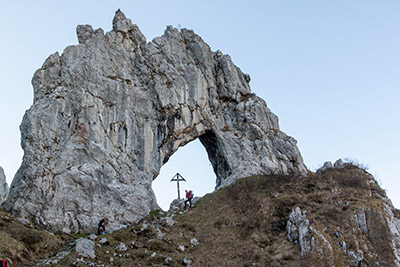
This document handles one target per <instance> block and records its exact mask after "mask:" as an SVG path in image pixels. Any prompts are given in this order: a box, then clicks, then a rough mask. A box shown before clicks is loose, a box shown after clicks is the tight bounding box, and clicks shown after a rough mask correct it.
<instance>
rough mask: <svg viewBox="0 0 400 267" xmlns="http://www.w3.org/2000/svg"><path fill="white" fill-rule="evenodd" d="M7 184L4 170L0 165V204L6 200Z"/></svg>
mask: <svg viewBox="0 0 400 267" xmlns="http://www.w3.org/2000/svg"><path fill="white" fill-rule="evenodd" d="M8 191H9V188H8V184H7V180H6V175H5V174H4V170H3V168H2V167H0V204H1V203H3V202H4V200H6V198H7V196H8Z"/></svg>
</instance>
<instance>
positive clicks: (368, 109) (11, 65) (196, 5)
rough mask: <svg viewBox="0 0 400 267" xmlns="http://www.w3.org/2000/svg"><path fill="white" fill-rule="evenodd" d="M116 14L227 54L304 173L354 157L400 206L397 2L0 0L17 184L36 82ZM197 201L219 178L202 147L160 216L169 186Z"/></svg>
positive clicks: (180, 164) (5, 151)
mask: <svg viewBox="0 0 400 267" xmlns="http://www.w3.org/2000/svg"><path fill="white" fill-rule="evenodd" d="M118 8H121V10H122V11H123V12H124V13H125V15H126V16H127V17H128V18H131V19H132V21H133V23H135V24H137V25H138V26H139V28H140V29H141V30H142V32H143V33H144V34H145V36H146V37H147V40H148V41H151V40H152V39H153V38H154V37H156V36H159V35H162V33H163V31H164V30H165V27H166V26H167V25H172V26H174V27H182V28H189V29H193V30H194V31H195V32H196V33H197V34H199V35H200V36H201V37H202V38H203V39H204V40H205V41H206V42H207V43H208V44H209V45H210V47H211V48H212V50H213V51H216V50H221V51H222V52H223V53H224V54H229V55H230V56H231V58H232V59H233V62H234V63H235V64H236V65H237V66H238V67H239V68H241V70H242V71H243V72H244V73H248V74H250V76H251V82H250V85H251V88H252V91H253V92H254V93H256V94H257V95H258V96H260V97H262V98H263V99H264V100H265V101H266V103H267V105H268V107H269V108H270V109H271V110H272V111H273V112H274V113H275V114H276V115H277V116H278V117H279V120H280V127H281V130H283V131H284V132H285V133H286V134H288V135H290V136H293V137H294V138H295V139H296V140H297V141H298V146H299V149H300V151H301V153H302V156H303V158H304V161H305V163H306V165H307V166H308V168H309V169H311V170H315V169H316V168H318V167H319V166H321V165H322V164H323V163H324V161H328V160H330V161H332V162H334V161H335V160H337V159H338V158H352V159H356V160H358V161H359V162H361V163H363V164H366V165H368V166H369V171H370V172H371V174H373V175H374V176H375V177H376V179H377V180H378V181H380V182H381V184H382V187H383V188H384V189H387V192H388V196H389V197H390V198H391V200H392V201H393V203H394V205H395V206H396V207H398V208H399V207H400V179H398V178H399V174H398V170H397V168H398V166H400V164H399V163H400V162H399V159H400V157H399V150H400V138H399V132H400V105H399V102H400V16H399V14H400V2H399V1H385V0H383V1H370V0H362V1H361V0H357V1H344V0H338V1H215V0H214V1H209V0H203V1H92V0H88V1H76V0H70V1H50V0H41V1H27V0H25V1H6V0H0V25H1V27H0V36H1V42H0V59H1V61H0V92H1V93H0V96H1V97H0V125H1V130H0V166H2V167H3V168H4V170H5V172H6V176H7V181H8V182H9V183H10V182H11V180H12V178H13V176H14V174H15V172H16V171H17V169H18V167H19V166H20V164H21V159H22V155H23V152H22V149H21V147H20V136H21V135H20V132H19V128H18V127H19V125H20V123H21V121H22V117H23V114H24V112H25V110H27V109H28V108H29V107H30V106H31V104H32V101H33V97H32V96H33V89H32V86H31V84H30V80H31V78H32V76H33V73H34V72H35V71H36V70H37V69H38V68H40V66H41V65H42V64H43V62H44V60H45V59H46V58H47V57H48V56H49V55H50V54H52V53H54V52H55V51H58V52H59V53H62V51H63V49H64V48H65V47H67V46H69V45H76V44H77V43H78V42H77V39H76V33H75V29H76V26H77V25H78V24H90V25H92V26H93V28H99V27H101V28H103V29H104V30H105V31H109V30H111V28H112V18H113V16H114V13H115V11H116V10H117V9H118ZM176 172H180V173H181V174H182V175H183V176H184V177H185V178H186V179H187V180H188V182H187V183H183V184H182V185H181V189H182V190H181V195H183V192H184V189H186V188H190V189H193V190H194V192H195V194H196V195H202V194H204V193H206V192H210V191H212V190H213V188H214V186H215V175H214V174H213V172H212V168H211V166H210V163H209V162H208V159H207V154H206V152H205V150H204V149H203V148H202V146H201V145H200V142H199V141H194V142H192V143H190V144H188V145H186V146H185V147H183V148H181V149H179V150H178V152H177V153H176V154H175V155H173V156H172V158H171V159H170V161H169V162H168V163H167V164H166V165H165V166H164V167H163V168H162V169H161V174H160V177H158V178H157V179H156V181H155V192H156V196H157V199H158V200H159V204H160V205H161V207H163V208H166V207H167V206H168V204H169V202H170V200H172V199H173V198H174V197H176V184H175V183H170V182H169V180H170V179H171V178H172V176H173V175H174V174H175V173H176Z"/></svg>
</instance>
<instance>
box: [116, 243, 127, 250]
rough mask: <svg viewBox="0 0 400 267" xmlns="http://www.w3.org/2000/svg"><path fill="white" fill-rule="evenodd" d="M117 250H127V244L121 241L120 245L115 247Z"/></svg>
mask: <svg viewBox="0 0 400 267" xmlns="http://www.w3.org/2000/svg"><path fill="white" fill-rule="evenodd" d="M115 250H116V251H118V252H124V251H127V250H128V248H127V247H126V245H125V244H124V243H119V245H118V246H117V247H116V248H115Z"/></svg>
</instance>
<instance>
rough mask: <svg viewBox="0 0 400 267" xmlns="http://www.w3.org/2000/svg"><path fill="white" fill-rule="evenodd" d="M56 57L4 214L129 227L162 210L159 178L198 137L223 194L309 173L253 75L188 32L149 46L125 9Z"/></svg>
mask: <svg viewBox="0 0 400 267" xmlns="http://www.w3.org/2000/svg"><path fill="white" fill-rule="evenodd" d="M77 36H78V41H79V44H77V45H72V46H68V47H67V48H65V50H64V51H63V53H62V54H61V55H60V54H59V53H54V54H52V55H50V56H49V57H48V58H47V59H46V60H45V62H44V63H43V65H42V67H41V68H40V69H39V70H37V71H36V73H35V74H34V77H33V79H32V85H33V89H34V102H33V105H32V106H31V108H30V109H29V110H28V111H27V112H26V114H25V116H24V118H23V121H22V124H21V133H22V142H21V143H22V148H23V149H24V157H23V162H22V165H21V167H20V168H19V170H18V172H17V174H16V175H15V178H14V180H13V183H12V186H11V191H10V196H9V198H8V199H7V201H6V202H5V207H6V209H8V210H12V212H13V214H14V215H17V216H21V217H24V218H28V219H30V220H32V221H34V222H35V223H36V224H39V225H42V226H44V227H47V228H49V229H53V230H64V231H66V232H69V231H72V232H95V231H96V225H97V223H98V219H99V218H103V217H108V218H109V221H110V223H109V225H108V226H107V227H110V229H113V228H116V227H117V226H118V225H124V224H127V223H134V222H137V221H139V220H140V219H141V218H143V217H144V216H146V215H147V214H148V213H149V211H151V210H153V209H156V208H157V207H158V206H157V203H156V200H155V197H154V193H153V190H152V181H153V180H154V179H155V178H156V177H157V175H158V174H159V172H160V168H161V166H162V165H163V164H165V163H166V162H167V161H168V159H169V158H170V157H171V155H172V154H174V153H175V152H176V151H177V149H178V148H179V147H181V146H184V145H185V144H187V143H188V142H190V141H193V140H195V139H197V138H198V139H199V140H200V141H201V143H202V144H203V145H204V147H205V148H206V150H207V153H208V157H209V160H210V162H211V164H212V166H213V168H214V171H215V174H216V177H217V180H216V187H217V188H218V187H222V186H226V185H228V184H230V183H232V182H234V181H235V180H237V179H239V178H242V177H247V176H251V175H255V174H289V173H296V174H304V173H305V172H306V166H305V165H304V163H303V160H302V157H301V155H300V152H299V150H298V148H297V146H296V141H295V140H294V139H293V138H292V137H289V136H287V135H286V134H285V133H283V132H282V131H280V129H279V125H278V117H277V116H276V115H274V114H273V113H272V112H271V111H270V110H269V108H268V107H267V105H266V103H265V101H264V100H263V99H261V98H259V97H257V96H256V95H254V94H252V93H251V91H250V86H249V81H250V76H248V75H247V76H246V75H245V74H243V73H242V71H241V70H240V69H239V68H238V67H236V66H235V65H234V63H233V62H232V60H231V58H230V56H228V55H224V54H223V53H222V52H220V51H217V52H213V51H211V49H210V47H209V46H208V45H207V44H206V43H205V42H204V41H203V40H202V39H201V37H200V36H198V35H196V34H195V33H194V32H193V31H191V30H187V29H182V30H181V31H178V30H177V29H174V28H172V27H170V26H169V27H167V29H166V30H165V32H164V34H163V35H162V36H160V37H156V38H154V39H153V40H152V41H150V42H147V41H146V38H145V36H144V35H143V34H142V33H141V32H140V30H139V28H138V26H136V25H134V24H132V22H131V20H130V19H127V18H126V17H125V15H124V14H123V13H122V12H121V11H119V10H118V11H117V12H116V15H115V18H114V20H113V29H112V30H111V31H109V32H107V33H104V31H103V30H102V29H97V30H94V29H93V28H92V27H91V26H89V25H83V26H78V27H77Z"/></svg>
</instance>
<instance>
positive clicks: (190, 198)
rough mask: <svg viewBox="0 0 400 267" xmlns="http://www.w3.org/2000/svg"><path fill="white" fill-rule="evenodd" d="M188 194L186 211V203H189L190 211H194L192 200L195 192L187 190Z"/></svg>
mask: <svg viewBox="0 0 400 267" xmlns="http://www.w3.org/2000/svg"><path fill="white" fill-rule="evenodd" d="M185 192H186V200H185V209H186V203H187V202H189V210H191V209H192V198H193V192H192V190H189V191H188V190H185Z"/></svg>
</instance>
